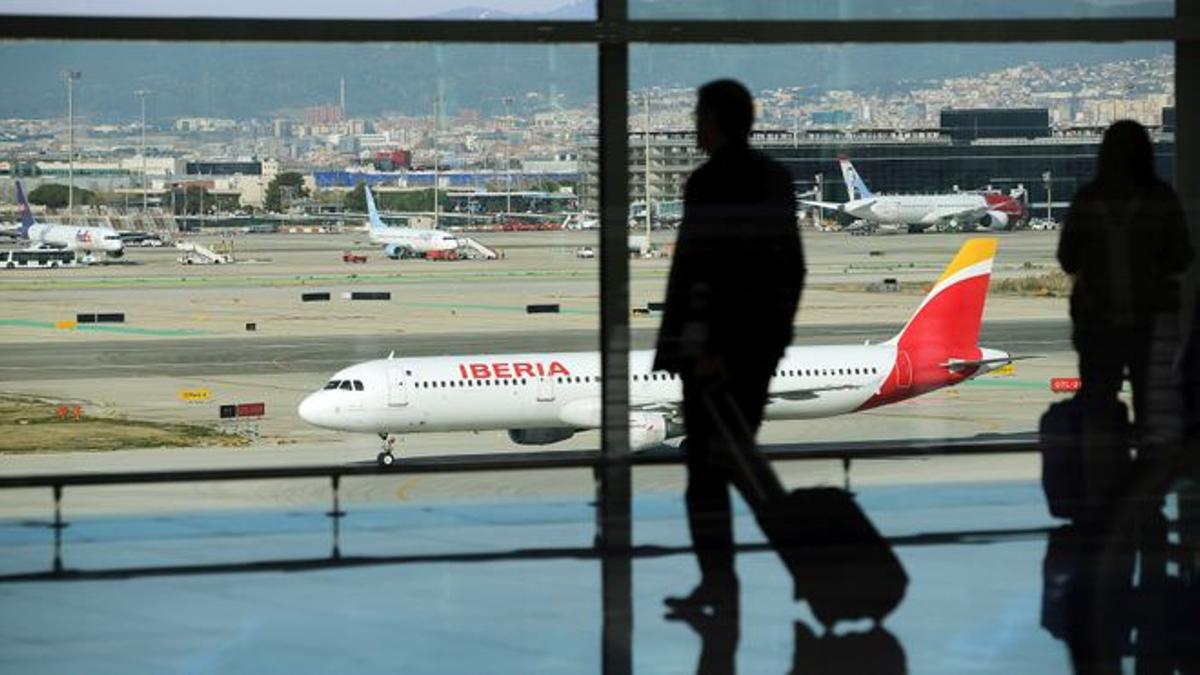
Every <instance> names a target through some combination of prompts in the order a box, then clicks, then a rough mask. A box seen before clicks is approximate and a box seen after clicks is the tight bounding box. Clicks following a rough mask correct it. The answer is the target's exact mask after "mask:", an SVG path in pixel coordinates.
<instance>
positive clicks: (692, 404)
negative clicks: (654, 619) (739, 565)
mask: <svg viewBox="0 0 1200 675" xmlns="http://www.w3.org/2000/svg"><path fill="white" fill-rule="evenodd" d="M704 395H706V393H705V392H704V391H703V390H702V387H701V386H699V385H697V383H695V382H694V381H691V380H690V379H689V380H685V381H684V404H683V412H684V423H685V424H686V425H687V432H688V433H687V441H686V444H685V449H686V453H687V456H686V460H687V491H686V492H685V494H684V497H685V501H686V503H687V510H688V527H689V529H690V530H691V535H692V546H693V547H694V548H695V551H696V560H697V562H698V563H699V565H700V585H699V586H698V587H697V588H696V590H695V591H693V593H692V595H690V596H687V597H686V598H668V599H667V604H669V605H673V606H674V605H678V604H687V603H693V604H707V603H715V602H717V601H718V600H719V599H720V597H725V596H728V594H729V593H730V592H731V591H732V592H733V593H734V594H735V595H736V590H737V589H736V585H737V577H736V575H735V573H734V562H733V558H734V551H733V515H732V512H731V505H730V500H729V477H728V474H727V473H726V471H725V469H724V468H722V467H721V466H719V464H718V463H714V462H712V461H711V453H712V448H713V447H714V445H715V444H717V443H719V442H720V441H719V440H718V435H719V434H720V433H721V431H720V430H719V429H718V428H717V427H716V426H715V425H714V420H713V416H712V414H711V412H710V410H709V407H708V406H707V405H706V404H705V402H704V400H703V398H702V397H703V396H704Z"/></svg>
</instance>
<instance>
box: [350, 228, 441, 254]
mask: <svg viewBox="0 0 1200 675" xmlns="http://www.w3.org/2000/svg"><path fill="white" fill-rule="evenodd" d="M370 236H371V243H373V244H379V245H382V246H399V247H401V248H406V249H409V250H410V251H413V252H415V253H428V252H430V251H453V250H456V249H457V248H458V239H456V238H455V237H454V235H452V234H450V233H449V232H443V231H441V230H426V229H418V228H414V227H389V228H387V230H386V231H383V232H379V231H376V230H371V234H370Z"/></svg>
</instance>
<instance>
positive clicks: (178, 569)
mask: <svg viewBox="0 0 1200 675" xmlns="http://www.w3.org/2000/svg"><path fill="white" fill-rule="evenodd" d="M857 494H858V499H859V502H860V504H861V505H862V506H863V508H864V509H865V510H866V511H867V513H868V514H869V515H870V516H871V518H872V519H873V520H874V522H875V524H876V526H877V527H878V528H879V529H880V530H881V531H882V532H883V533H884V534H885V535H886V536H887V537H888V538H889V539H890V540H891V541H892V544H893V546H894V547H895V552H896V553H897V555H898V556H899V558H900V560H901V561H902V563H903V565H904V567H905V568H906V570H907V572H908V576H909V578H910V582H909V586H908V591H907V595H906V596H905V598H904V600H903V602H902V603H901V605H900V607H899V609H897V610H896V611H895V612H894V613H893V614H892V615H891V616H889V617H888V618H887V619H886V620H885V621H884V623H883V628H884V630H878V629H875V630H872V629H871V627H870V625H869V624H866V623H861V624H839V625H838V626H837V628H836V630H835V632H834V634H831V635H826V636H824V637H818V636H819V635H820V634H821V632H822V629H821V627H820V625H819V624H818V623H817V622H816V621H815V620H814V618H813V616H812V614H811V613H810V612H809V610H808V608H807V606H806V604H805V603H804V602H802V601H801V602H795V601H793V600H792V599H791V583H790V581H789V578H788V577H787V575H786V573H785V571H784V569H783V567H782V566H781V565H780V563H779V560H778V558H777V557H776V555H775V554H774V552H772V551H770V550H767V549H766V548H765V547H764V546H763V545H762V535H761V534H760V532H759V530H758V528H757V527H756V525H755V524H754V520H753V518H752V517H751V516H750V515H749V514H748V512H747V511H746V510H745V509H744V508H741V509H740V510H739V515H738V518H737V531H738V539H739V542H740V550H739V555H738V558H737V566H738V573H739V577H740V579H741V593H740V608H741V612H740V617H738V618H737V620H735V621H732V622H731V621H727V620H725V621H717V620H708V617H707V616H705V617H699V619H698V620H696V621H693V622H691V623H690V624H689V622H687V621H680V620H668V619H666V618H664V608H663V605H662V598H663V597H664V596H665V595H668V594H680V593H685V592H687V591H688V590H689V589H690V588H691V587H692V585H694V584H695V583H696V581H697V579H698V573H697V571H696V566H695V562H694V559H693V557H692V554H691V553H690V551H689V550H688V549H687V543H688V536H687V529H686V521H685V513H684V507H683V502H682V499H681V498H680V497H679V496H675V495H664V494H647V495H638V496H636V497H635V501H634V512H635V514H634V515H635V528H634V540H635V548H634V551H633V552H632V570H633V574H632V588H633V592H632V605H631V606H632V669H633V672H636V673H693V672H729V671H730V669H729V665H730V664H733V665H735V666H736V672H740V673H788V672H795V673H810V672H811V673H836V672H848V671H857V670H862V669H863V668H865V666H864V665H863V662H862V661H861V660H862V659H863V658H864V656H868V657H870V658H872V659H875V660H874V661H869V662H868V663H869V664H870V668H871V672H913V673H967V672H969V673H1058V672H1068V671H1069V670H1070V668H1071V666H1070V659H1069V657H1068V652H1067V649H1066V647H1065V646H1064V644H1063V643H1062V642H1059V641H1057V640H1056V639H1055V638H1054V637H1052V636H1051V635H1050V634H1049V633H1048V632H1047V631H1046V630H1044V629H1043V628H1042V627H1041V626H1040V616H1041V611H1042V601H1043V598H1042V595H1043V569H1042V566H1043V558H1044V556H1045V555H1046V550H1047V538H1048V532H1049V531H1050V530H1051V529H1053V528H1055V527H1057V525H1058V523H1056V522H1055V521H1053V520H1052V519H1051V518H1050V517H1049V516H1048V514H1047V513H1046V509H1045V505H1044V502H1043V499H1042V494H1041V490H1040V487H1039V486H1038V485H1037V484H1035V483H1032V482H1005V483H986V484H957V485H948V486H940V485H908V486H888V487H873V488H864V489H862V490H860V491H858V493H857ZM67 517H68V519H69V520H70V514H69V513H68V514H67ZM593 521H594V512H593V509H592V507H591V506H590V505H589V504H588V503H586V502H583V501H579V502H563V501H527V500H526V501H511V502H503V503H488V504H480V503H430V504H426V505H423V506H421V505H418V506H397V507H390V508H378V507H377V508H371V509H362V508H359V509H353V510H351V511H350V512H349V513H348V514H347V515H346V516H345V517H344V518H341V519H338V521H337V523H336V524H337V527H338V531H337V533H336V540H335V534H334V528H333V526H334V524H335V520H334V519H331V518H328V517H326V515H325V514H324V513H322V512H321V511H319V510H309V511H294V512H293V511H259V512H238V513H205V514H202V515H195V516H180V515H172V516H169V517H147V518H132V517H130V518H117V517H106V518H79V519H75V520H71V522H70V526H69V527H68V528H66V529H65V530H63V533H62V544H61V565H62V567H63V569H64V570H66V574H65V575H64V576H62V577H53V576H52V575H49V574H46V573H47V572H49V571H51V570H52V569H53V567H54V552H55V549H54V535H53V532H52V530H50V529H47V528H45V527H44V523H28V522H13V521H8V522H0V672H4V673H43V672H45V673H63V672H89V673H161V672H187V673H263V672H293V673H305V672H314V673H315V672H389V673H394V672H403V673H599V672H603V671H604V667H605V666H604V661H603V656H602V654H603V649H602V626H603V616H604V613H603V601H602V593H601V591H602V578H601V562H600V559H599V557H597V556H596V555H595V554H594V552H593V550H592V548H591V546H592V537H593V534H594V532H595V528H594V525H593ZM335 546H336V550H335ZM618 618H619V617H618ZM735 627H736V628H740V630H738V631H736V632H735V631H734V630H732V629H733V628H735ZM613 670H614V669H613V667H612V665H611V664H610V668H609V671H610V672H612V671H613Z"/></svg>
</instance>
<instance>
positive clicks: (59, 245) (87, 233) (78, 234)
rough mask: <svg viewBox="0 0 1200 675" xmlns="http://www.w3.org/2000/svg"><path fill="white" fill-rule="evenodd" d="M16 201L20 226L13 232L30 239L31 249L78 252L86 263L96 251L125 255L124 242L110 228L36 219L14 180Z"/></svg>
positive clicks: (112, 255) (19, 183)
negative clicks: (46, 221)
mask: <svg viewBox="0 0 1200 675" xmlns="http://www.w3.org/2000/svg"><path fill="white" fill-rule="evenodd" d="M17 204H18V205H19V206H20V209H21V225H20V227H18V228H17V230H16V234H17V236H19V237H20V238H21V239H27V240H29V242H30V244H31V245H32V247H33V248H43V249H45V248H49V249H64V250H68V251H79V252H82V253H83V254H84V256H83V258H84V261H85V262H94V260H95V257H94V254H96V253H104V254H105V255H107V256H108V257H110V258H120V257H121V256H122V255H124V254H125V241H124V240H123V239H122V238H121V235H120V234H118V233H117V231H116V230H114V229H113V228H111V227H103V226H95V225H62V224H59V223H39V222H37V221H35V220H34V219H33V211H32V210H31V209H30V208H29V201H28V200H26V199H25V190H24V188H23V187H22V186H21V181H17Z"/></svg>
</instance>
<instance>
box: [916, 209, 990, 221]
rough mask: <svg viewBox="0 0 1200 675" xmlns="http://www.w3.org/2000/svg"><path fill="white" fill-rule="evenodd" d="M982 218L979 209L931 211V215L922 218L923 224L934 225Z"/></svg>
mask: <svg viewBox="0 0 1200 675" xmlns="http://www.w3.org/2000/svg"><path fill="white" fill-rule="evenodd" d="M981 217H983V214H982V213H980V211H979V209H976V208H970V209H956V208H942V209H934V210H933V211H930V212H929V213H927V214H925V216H924V217H923V218H921V222H922V223H930V224H932V223H940V222H942V221H945V220H956V219H959V220H961V219H966V220H975V219H978V218H981Z"/></svg>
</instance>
